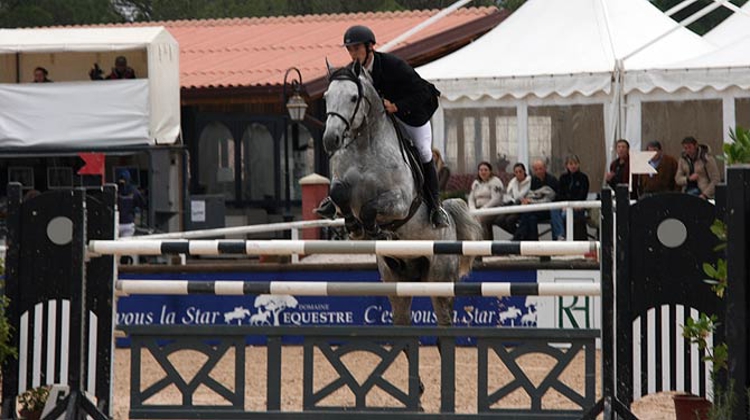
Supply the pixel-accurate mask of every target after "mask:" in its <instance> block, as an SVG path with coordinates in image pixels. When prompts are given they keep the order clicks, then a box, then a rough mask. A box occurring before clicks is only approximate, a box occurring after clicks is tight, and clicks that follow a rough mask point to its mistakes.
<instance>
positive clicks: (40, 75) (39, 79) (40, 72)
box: [34, 67, 52, 83]
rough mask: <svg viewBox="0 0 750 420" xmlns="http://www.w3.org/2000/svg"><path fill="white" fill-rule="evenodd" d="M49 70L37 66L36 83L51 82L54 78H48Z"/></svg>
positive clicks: (35, 70) (35, 72)
mask: <svg viewBox="0 0 750 420" xmlns="http://www.w3.org/2000/svg"><path fill="white" fill-rule="evenodd" d="M47 76H49V72H47V69H45V68H44V67H37V68H35V69H34V83H51V82H52V80H50V79H48V78H47Z"/></svg>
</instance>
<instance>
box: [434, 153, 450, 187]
mask: <svg viewBox="0 0 750 420" xmlns="http://www.w3.org/2000/svg"><path fill="white" fill-rule="evenodd" d="M432 160H433V161H434V162H435V168H436V169H437V175H438V190H439V191H440V192H445V187H446V186H448V180H449V179H450V177H451V170H450V169H449V168H448V167H447V166H445V161H444V160H443V155H442V154H441V153H440V150H438V149H432Z"/></svg>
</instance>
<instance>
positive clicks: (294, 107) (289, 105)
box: [283, 67, 307, 220]
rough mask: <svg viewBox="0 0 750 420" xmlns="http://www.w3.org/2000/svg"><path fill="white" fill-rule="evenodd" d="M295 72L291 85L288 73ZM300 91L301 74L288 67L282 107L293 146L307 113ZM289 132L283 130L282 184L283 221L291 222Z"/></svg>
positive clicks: (296, 141)
mask: <svg viewBox="0 0 750 420" xmlns="http://www.w3.org/2000/svg"><path fill="white" fill-rule="evenodd" d="M291 72H296V73H297V75H296V78H294V76H293V78H292V80H291V83H290V81H289V73H291ZM288 87H291V91H292V95H291V97H290V96H289V93H288V90H287V88H288ZM301 90H302V73H300V71H299V69H298V68H296V67H290V68H289V69H287V71H286V73H284V87H283V94H284V98H283V99H284V105H285V106H286V109H287V111H288V112H289V119H291V120H292V123H293V124H292V144H294V145H295V146H296V145H297V144H299V122H301V121H304V119H305V112H306V111H307V102H305V99H304V98H302V95H301V94H300V91H301ZM289 158H290V156H289V130H288V129H285V130H284V183H285V184H286V188H285V189H286V191H285V198H286V203H285V210H286V214H285V216H284V218H285V219H290V220H291V215H290V214H289V213H290V212H291V206H292V191H291V190H292V185H291V182H290V174H289V167H290V165H289Z"/></svg>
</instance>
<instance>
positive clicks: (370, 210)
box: [359, 192, 409, 239]
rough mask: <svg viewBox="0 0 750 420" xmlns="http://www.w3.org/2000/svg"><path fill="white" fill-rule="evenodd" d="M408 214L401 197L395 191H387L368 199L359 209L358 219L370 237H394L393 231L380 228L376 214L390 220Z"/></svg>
mask: <svg viewBox="0 0 750 420" xmlns="http://www.w3.org/2000/svg"><path fill="white" fill-rule="evenodd" d="M408 215H409V208H408V207H405V206H404V204H403V197H402V196H401V195H400V194H399V193H397V192H388V193H384V194H381V195H379V196H377V197H375V198H373V199H371V200H368V201H367V202H366V203H365V204H364V205H363V206H362V208H361V209H360V211H359V220H360V221H361V222H362V226H364V229H365V232H366V233H367V236H369V237H370V238H373V239H395V234H394V233H393V232H386V231H384V230H382V229H381V228H380V225H379V224H378V216H381V217H382V218H383V219H385V220H388V221H392V220H400V219H405V218H406V217H407V216H408Z"/></svg>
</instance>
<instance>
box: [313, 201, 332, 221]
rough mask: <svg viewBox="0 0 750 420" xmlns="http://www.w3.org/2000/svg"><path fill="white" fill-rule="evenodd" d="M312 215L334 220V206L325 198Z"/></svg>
mask: <svg viewBox="0 0 750 420" xmlns="http://www.w3.org/2000/svg"><path fill="white" fill-rule="evenodd" d="M313 213H315V214H317V215H318V216H320V217H321V218H323V219H329V220H334V219H335V218H336V205H335V204H333V200H331V198H330V197H326V198H324V199H323V201H321V202H320V205H319V206H318V208H316V209H313Z"/></svg>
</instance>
